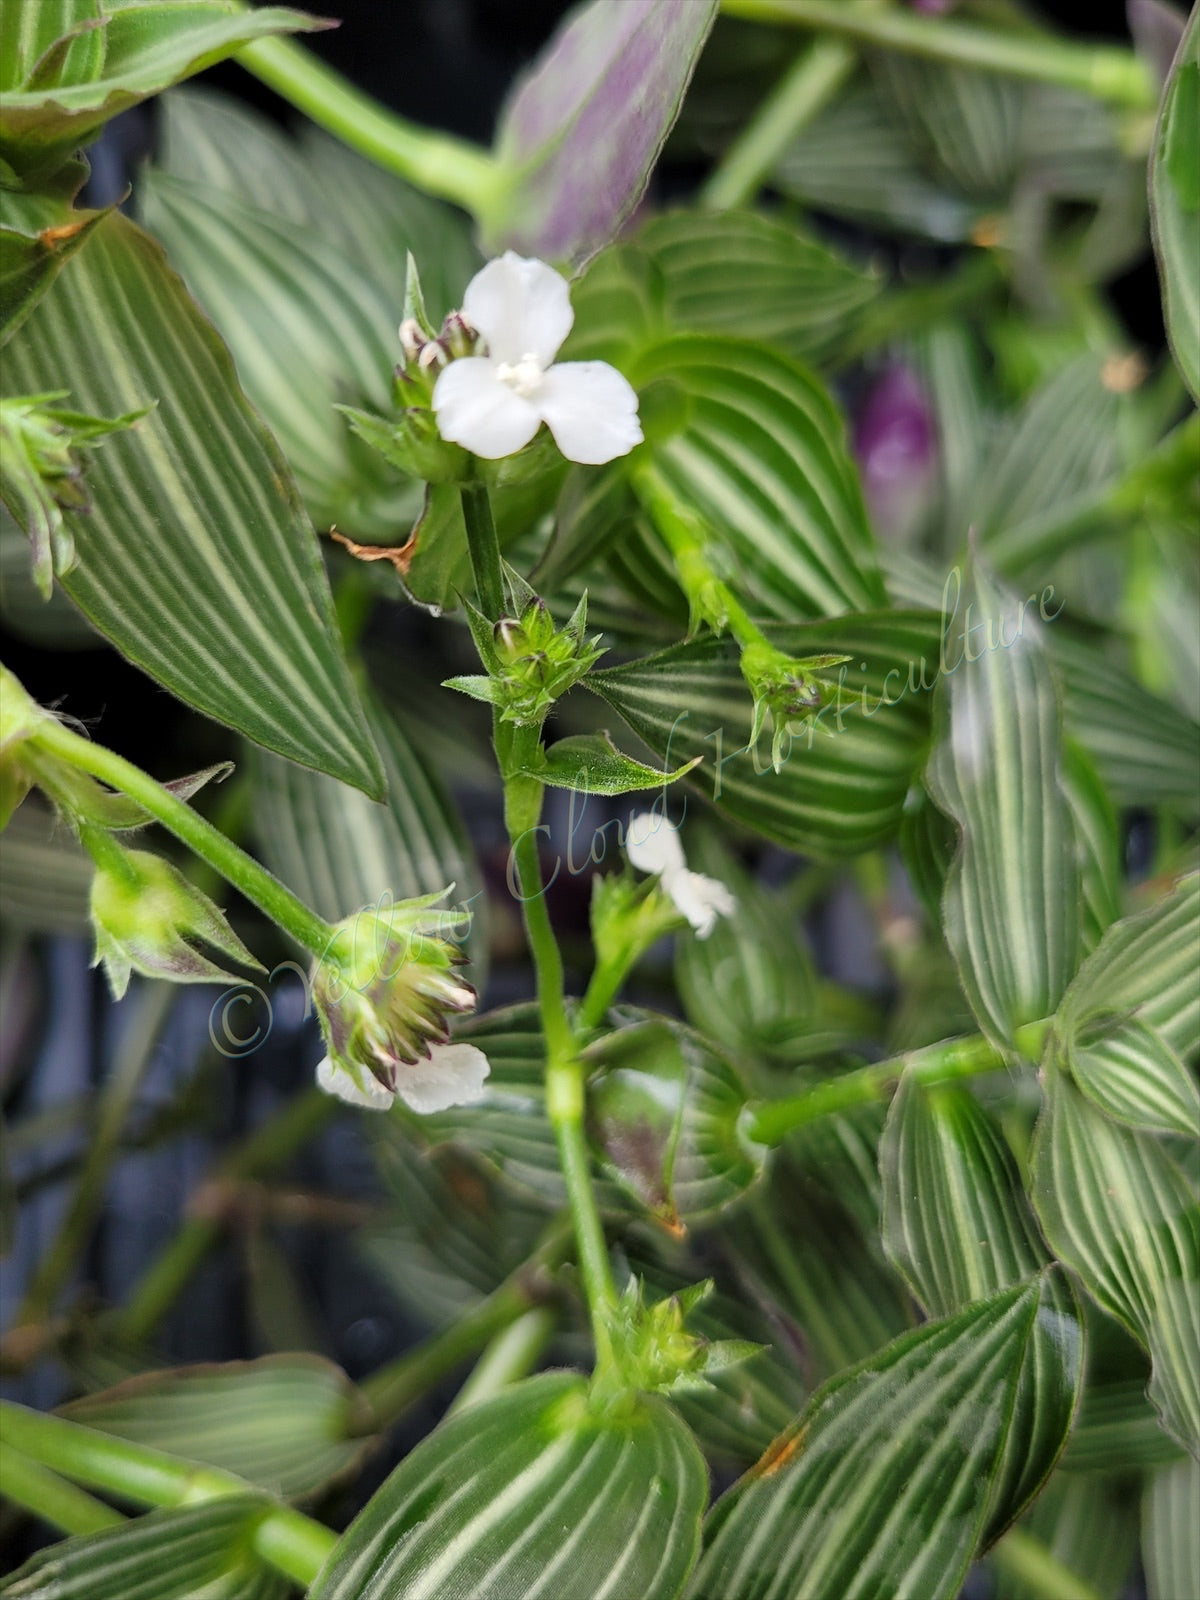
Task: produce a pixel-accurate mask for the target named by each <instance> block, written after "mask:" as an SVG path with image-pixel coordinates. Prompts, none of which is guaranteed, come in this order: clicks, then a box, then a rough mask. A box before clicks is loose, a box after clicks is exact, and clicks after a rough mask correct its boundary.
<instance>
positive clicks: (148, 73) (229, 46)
mask: <svg viewBox="0 0 1200 1600" xmlns="http://www.w3.org/2000/svg"><path fill="white" fill-rule="evenodd" d="M5 12H6V16H5V19H4V22H5V26H4V34H3V40H4V44H5V47H6V52H5V53H6V60H7V59H12V58H11V57H8V54H7V52H8V50H9V49H10V48H12V49H13V50H14V53H15V57H16V59H15V61H14V67H15V72H14V70H13V69H12V68H9V69H7V70H6V71H5V74H4V76H5V80H6V81H5V94H4V102H3V105H2V106H0V158H3V160H4V161H5V162H7V163H8V164H9V166H11V167H13V168H15V169H16V170H17V171H18V172H26V173H31V174H39V173H43V172H45V171H47V170H52V169H53V167H54V166H55V165H56V164H57V163H60V162H61V161H63V160H65V159H66V157H67V156H68V155H69V154H70V152H71V151H72V150H73V149H74V148H75V147H76V146H77V145H81V144H86V143H87V142H88V140H89V139H90V138H91V137H92V136H93V135H94V134H95V132H96V130H97V129H98V128H99V127H100V126H101V125H102V124H103V123H105V122H107V121H108V120H109V118H110V117H115V116H116V115H117V113H118V112H119V111H125V110H126V109H127V108H128V107H129V106H132V105H136V104H137V103H138V101H139V100H145V99H146V98H147V96H149V95H152V94H157V93H158V92H159V91H160V90H161V89H166V88H167V87H168V86H169V85H170V84H172V83H177V82H178V81H179V80H180V79H181V78H187V77H190V76H191V75H192V73H194V72H200V71H202V70H203V68H205V67H210V66H212V65H213V63H214V62H217V61H221V60H223V59H224V58H225V57H226V56H229V55H232V54H233V53H234V51H235V50H237V49H239V48H240V47H241V46H242V45H244V44H248V43H249V42H250V40H252V39H263V38H267V37H269V36H270V35H271V34H278V33H298V32H305V31H307V30H309V29H312V28H319V27H323V26H324V25H325V24H323V23H322V22H320V21H318V20H317V19H316V18H313V17H309V16H305V15H304V13H303V12H301V11H291V10H287V9H285V8H284V7H283V6H260V7H258V8H257V9H255V10H252V11H240V10H232V11H231V8H230V7H229V5H228V4H227V3H226V0H199V3H182V4H181V3H179V0H174V3H167V4H162V5H147V4H145V0H142V3H140V4H136V5H129V6H124V7H119V6H105V7H104V8H103V10H101V8H100V7H99V6H95V5H89V6H87V7H81V6H77V5H72V6H71V7H70V8H69V10H68V11H67V12H66V13H64V10H63V7H62V6H61V5H58V4H56V3H55V0H49V3H47V0H10V3H9V4H7V5H6V6H5ZM39 12H41V13H43V14H42V15H41V16H39V15H38V13H39ZM89 13H90V16H89ZM51 19H53V20H55V21H58V22H60V23H62V22H65V23H66V32H67V34H68V35H69V34H70V33H73V32H74V31H75V30H76V29H77V28H78V29H79V30H80V31H81V32H83V31H84V30H86V31H87V32H92V31H93V30H94V32H95V33H97V34H98V35H99V37H98V39H96V38H93V39H88V38H86V36H85V37H83V38H81V39H79V40H78V41H77V42H76V41H72V42H71V43H70V44H69V45H68V43H67V39H66V38H65V37H63V36H59V37H57V38H56V37H55V30H54V28H53V27H50V26H48V22H49V21H50V20H51ZM97 22H99V23H100V27H99V28H96V23H97ZM30 39H32V43H31V44H30V43H28V42H27V41H29V40H30ZM56 46H57V47H58V48H57V50H56Z"/></svg>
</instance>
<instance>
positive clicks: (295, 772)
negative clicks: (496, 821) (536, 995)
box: [253, 700, 487, 961]
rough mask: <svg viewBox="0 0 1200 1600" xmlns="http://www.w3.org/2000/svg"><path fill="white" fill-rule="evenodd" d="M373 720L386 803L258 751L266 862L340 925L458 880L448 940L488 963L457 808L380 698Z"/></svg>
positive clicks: (478, 894) (473, 869)
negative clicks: (368, 909) (371, 908)
mask: <svg viewBox="0 0 1200 1600" xmlns="http://www.w3.org/2000/svg"><path fill="white" fill-rule="evenodd" d="M368 716H369V718H370V724H371V729H372V732H373V733H374V735H375V740H376V744H377V746H378V748H379V751H380V753H381V754H382V756H383V766H384V774H385V778H386V781H387V800H386V801H385V802H384V803H383V804H379V803H378V802H376V801H374V800H369V799H368V798H367V796H366V795H364V794H362V793H360V792H359V791H358V790H356V789H350V788H348V787H347V785H346V784H344V783H339V782H338V781H337V779H336V778H327V777H325V776H324V775H323V774H322V773H317V772H309V771H307V770H306V769H305V768H303V767H298V766H296V765H295V764H294V763H293V762H290V761H281V760H280V759H279V758H278V757H276V756H270V755H267V754H266V753H265V752H256V753H255V756H254V764H253V775H254V822H255V833H256V836H257V838H258V841H259V846H260V848H261V850H262V853H263V855H264V857H265V859H266V861H267V864H268V865H269V866H270V867H271V869H272V871H274V872H275V873H277V874H278V876H279V877H280V878H282V879H283V881H284V882H285V883H286V884H288V885H289V886H290V887H291V888H292V889H294V890H295V892H296V893H297V894H298V895H299V896H300V898H301V899H302V900H304V901H305V903H306V904H308V905H310V906H312V908H313V910H314V911H316V912H317V913H318V915H319V916H322V917H325V918H326V919H328V920H329V921H331V922H337V921H340V920H341V918H343V917H348V916H350V915H351V913H352V912H354V911H357V910H358V909H359V908H360V907H362V906H368V905H375V904H377V903H378V902H379V901H380V898H381V897H384V898H385V899H386V897H387V896H389V895H390V896H391V897H392V898H393V899H394V900H409V899H414V898H416V896H418V895H423V894H434V893H435V892H436V891H437V890H439V889H447V888H449V887H450V885H451V884H453V885H454V891H453V893H452V894H451V895H450V896H449V897H448V899H447V901H446V907H447V910H446V936H447V937H452V938H454V939H455V940H456V941H457V942H459V943H463V944H465V945H466V946H467V948H468V949H469V951H470V952H471V954H472V956H473V958H474V959H475V960H477V961H482V960H485V959H486V952H487V928H486V924H487V916H486V906H485V902H484V897H483V890H482V885H481V882H480V878H479V869H478V867H477V865H476V863H475V860H474V857H473V855H472V852H471V849H470V846H469V844H468V842H467V837H466V831H465V829H464V827H463V824H462V821H461V819H460V818H459V816H458V814H457V811H456V810H455V807H454V804H453V802H452V801H451V799H450V798H449V796H448V795H447V794H446V792H445V790H444V789H443V788H442V784H441V782H440V780H439V778H438V776H437V774H436V772H435V771H434V770H433V768H432V767H431V765H430V763H429V762H428V761H427V760H425V759H424V758H423V756H422V755H421V753H420V751H419V749H418V748H417V746H416V745H415V744H414V743H413V742H412V741H411V740H410V739H409V737H408V735H407V734H406V733H405V732H404V730H403V728H402V727H401V726H400V724H399V722H398V721H397V720H396V718H395V717H394V716H393V715H392V714H391V713H390V712H389V711H387V710H385V709H384V708H383V706H381V705H379V704H378V703H376V702H374V701H373V700H372V701H369V702H368Z"/></svg>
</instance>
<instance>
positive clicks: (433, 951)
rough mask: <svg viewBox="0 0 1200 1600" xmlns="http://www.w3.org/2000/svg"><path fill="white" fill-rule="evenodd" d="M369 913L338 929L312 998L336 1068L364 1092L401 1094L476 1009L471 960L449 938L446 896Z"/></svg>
mask: <svg viewBox="0 0 1200 1600" xmlns="http://www.w3.org/2000/svg"><path fill="white" fill-rule="evenodd" d="M447 892H448V891H442V892H439V893H438V894H432V895H425V896H424V897H423V898H420V899H417V900H406V901H401V902H399V903H398V904H393V905H390V906H387V907H386V908H384V907H382V906H370V907H367V908H365V909H364V910H362V911H359V912H357V913H356V914H355V915H354V916H352V917H347V918H346V919H345V920H344V921H342V922H340V923H339V924H338V927H337V930H336V932H335V934H334V937H333V938H332V940H331V941H330V944H329V948H328V949H327V950H326V952H325V954H324V955H323V956H322V957H321V959H320V960H319V961H318V962H317V963H316V966H315V967H314V969H313V974H312V998H313V1004H314V1006H315V1008H316V1012H317V1017H318V1019H319V1021H320V1024H321V1031H322V1033H323V1034H324V1037H325V1044H326V1047H327V1049H328V1052H329V1058H330V1061H331V1062H332V1063H333V1064H334V1066H335V1067H337V1068H340V1069H341V1070H342V1071H344V1072H347V1073H349V1075H350V1077H351V1078H352V1080H353V1081H354V1082H355V1083H356V1084H358V1085H359V1086H360V1087H362V1085H363V1084H364V1081H365V1079H366V1078H367V1077H369V1078H373V1079H374V1080H375V1082H376V1083H378V1084H379V1085H380V1087H381V1088H383V1089H386V1090H388V1091H389V1092H390V1093H392V1094H395V1093H396V1092H397V1090H398V1088H399V1086H400V1084H401V1082H402V1079H403V1073H402V1070H401V1069H402V1068H404V1067H412V1066H415V1065H416V1064H417V1063H418V1062H420V1061H428V1060H429V1059H430V1058H431V1056H432V1053H433V1049H434V1047H435V1046H438V1045H444V1044H447V1043H448V1042H449V1039H450V1018H451V1017H453V1016H456V1015H460V1014H461V1013H463V1012H466V1011H473V1010H474V1008H475V1000H476V996H475V991H474V989H473V988H472V987H471V985H470V984H469V983H464V982H463V980H462V979H461V978H460V977H459V976H458V972H457V969H458V968H459V967H460V966H462V965H463V964H464V963H465V961H466V959H467V958H466V957H465V956H464V955H463V953H462V952H461V950H460V949H459V948H458V946H457V945H456V944H454V943H453V942H452V941H451V940H450V939H448V938H447V937H445V935H446V933H447V932H448V931H449V929H448V926H447V918H448V917H449V916H450V915H451V913H449V912H447V911H446V910H444V909H440V910H435V909H434V907H435V906H436V904H437V902H438V901H439V900H442V899H443V898H444V895H445V893H447Z"/></svg>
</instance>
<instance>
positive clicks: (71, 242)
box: [0, 189, 106, 346]
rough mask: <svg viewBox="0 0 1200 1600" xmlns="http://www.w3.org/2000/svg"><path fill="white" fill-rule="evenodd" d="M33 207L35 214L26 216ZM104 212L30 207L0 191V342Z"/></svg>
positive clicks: (49, 203)
mask: <svg viewBox="0 0 1200 1600" xmlns="http://www.w3.org/2000/svg"><path fill="white" fill-rule="evenodd" d="M33 210H36V211H38V212H39V213H40V214H39V215H37V216H36V217H33V216H31V215H30V213H31V211H33ZM105 214H106V213H105V212H103V211H73V210H71V209H70V207H68V206H67V205H65V204H58V203H56V202H54V201H47V202H46V203H45V204H44V205H43V206H37V205H36V203H35V204H33V205H31V203H30V199H29V197H26V196H21V197H20V200H19V201H16V202H15V203H14V197H13V195H12V191H11V190H8V189H0V346H3V345H5V344H7V343H8V341H9V339H11V337H12V336H13V334H14V333H15V332H16V331H17V329H18V328H19V327H20V326H21V324H22V322H24V320H25V318H26V317H27V316H28V315H29V313H30V312H31V311H32V310H33V308H34V306H35V305H37V303H38V300H39V299H40V298H41V296H42V295H43V294H45V292H46V290H47V289H48V288H49V287H50V285H51V283H53V281H54V278H55V275H56V274H57V273H58V272H59V271H60V270H61V268H62V267H63V266H64V265H65V264H66V263H67V262H68V261H69V260H70V259H71V257H72V256H73V255H74V254H75V252H76V251H77V250H78V249H80V248H81V247H82V246H83V245H84V244H86V242H87V240H88V238H89V237H90V235H91V232H92V230H93V228H94V227H95V226H96V224H97V223H98V222H99V221H100V220H101V218H102V217H104V216H105Z"/></svg>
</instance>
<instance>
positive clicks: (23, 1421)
mask: <svg viewBox="0 0 1200 1600" xmlns="http://www.w3.org/2000/svg"><path fill="white" fill-rule="evenodd" d="M0 1439H2V1440H3V1442H4V1448H5V1455H6V1457H7V1455H8V1451H9V1449H10V1448H13V1449H16V1450H19V1451H21V1452H22V1453H23V1454H24V1455H26V1456H28V1457H31V1458H32V1459H33V1460H34V1461H36V1462H40V1463H41V1465H42V1466H44V1467H49V1468H50V1469H51V1471H52V1472H53V1473H57V1474H61V1475H62V1476H63V1477H65V1478H73V1479H75V1480H77V1481H78V1482H80V1483H86V1484H88V1485H90V1486H91V1487H92V1488H94V1489H103V1490H105V1491H106V1492H108V1493H110V1494H115V1495H120V1496H121V1497H122V1498H125V1499H130V1500H135V1501H138V1502H140V1503H141V1504H143V1505H150V1506H181V1505H185V1504H190V1503H192V1502H194V1501H197V1500H211V1499H215V1498H216V1497H217V1496H221V1495H231V1494H246V1493H248V1492H251V1491H252V1488H253V1486H252V1485H251V1484H248V1483H247V1482H246V1480H245V1479H244V1478H238V1477H236V1476H235V1475H234V1474H233V1473H232V1472H222V1471H221V1470H220V1469H218V1468H216V1467H205V1466H199V1465H194V1464H193V1463H192V1462H189V1461H183V1460H181V1459H180V1458H179V1457H178V1456H173V1455H168V1454H167V1453H166V1452H165V1451H162V1450H155V1449H153V1448H151V1447H150V1446H149V1445H143V1444H134V1443H132V1442H131V1441H129V1440H128V1439H118V1438H115V1437H114V1436H113V1435H111V1434H105V1433H98V1432H96V1431H95V1430H94V1429H92V1428H85V1427H81V1426H80V1425H79V1423H77V1422H69V1421H68V1420H67V1419H66V1418H65V1417H55V1416H48V1415H47V1414H46V1413H44V1412H40V1411H31V1410H29V1409H28V1408H27V1407H26V1406H19V1405H14V1404H13V1403H12V1402H11V1401H7V1400H4V1401H0ZM336 1542H337V1539H336V1536H335V1535H334V1534H333V1533H331V1532H330V1531H329V1529H328V1528H325V1527H322V1525H321V1524H320V1523H319V1522H314V1521H313V1520H312V1519H311V1518H310V1517H306V1516H303V1515H301V1513H300V1512H299V1511H293V1510H292V1509H291V1507H290V1506H282V1505H273V1506H270V1509H269V1510H267V1511H266V1512H265V1514H264V1515H263V1517H262V1518H261V1520H260V1521H259V1522H258V1523H257V1524H256V1525H255V1528H254V1535H253V1545H254V1550H255V1553H256V1554H257V1555H259V1556H260V1557H261V1558H262V1559H263V1560H264V1561H267V1562H269V1563H270V1565H271V1566H273V1567H275V1568H277V1570H278V1571H280V1572H282V1573H284V1574H286V1576H287V1577H289V1578H291V1579H292V1580H293V1581H294V1582H296V1583H298V1584H300V1585H301V1586H302V1587H307V1586H308V1585H309V1584H310V1583H312V1581H313V1579H314V1578H315V1577H316V1575H317V1573H318V1572H319V1571H320V1569H321V1567H322V1566H323V1565H324V1563H325V1561H326V1559H327V1558H328V1556H329V1552H330V1551H331V1550H332V1549H333V1547H334V1545H335V1544H336Z"/></svg>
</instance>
